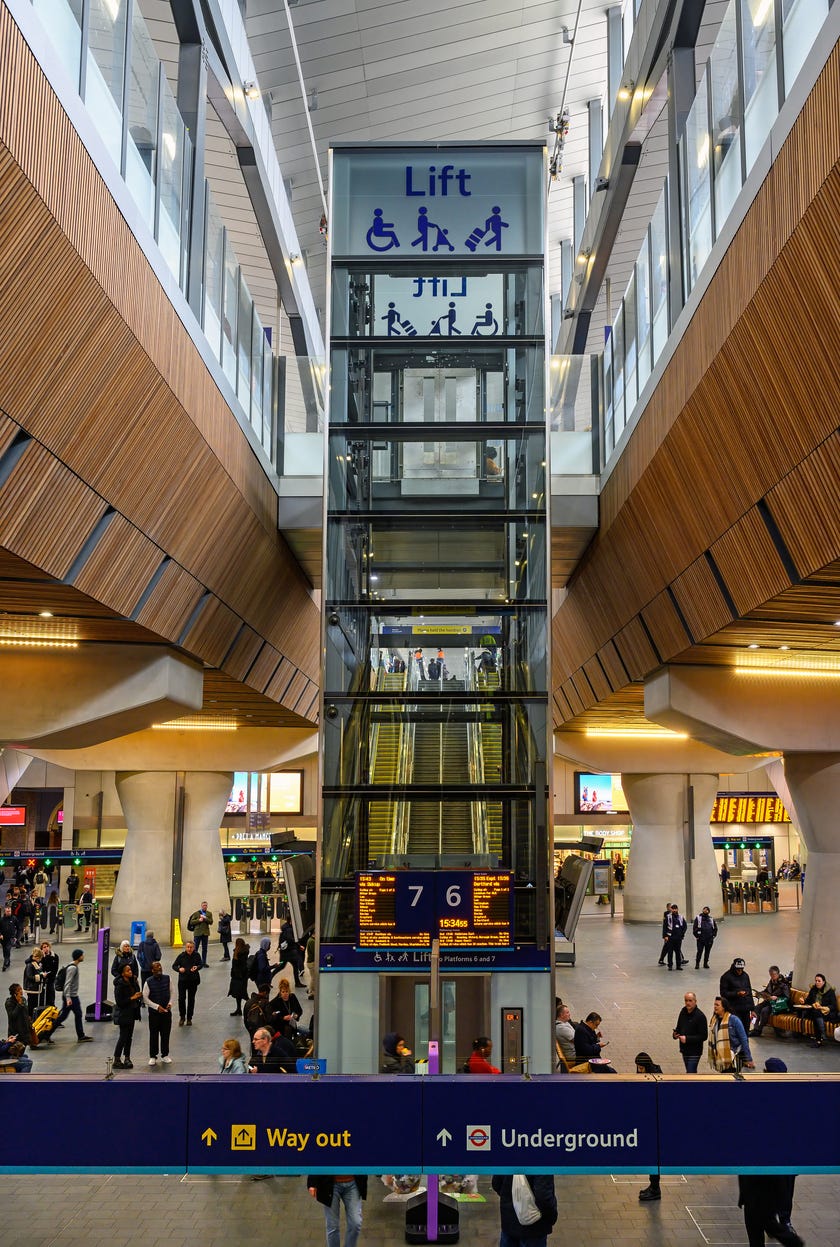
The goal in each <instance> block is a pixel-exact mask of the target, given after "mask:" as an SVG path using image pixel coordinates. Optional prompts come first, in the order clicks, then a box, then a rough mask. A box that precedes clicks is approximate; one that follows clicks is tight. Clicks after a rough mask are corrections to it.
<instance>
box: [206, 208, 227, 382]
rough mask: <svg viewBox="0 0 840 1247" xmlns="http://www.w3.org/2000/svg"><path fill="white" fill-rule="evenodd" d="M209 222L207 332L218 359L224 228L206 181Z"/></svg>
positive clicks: (207, 235) (207, 234)
mask: <svg viewBox="0 0 840 1247" xmlns="http://www.w3.org/2000/svg"><path fill="white" fill-rule="evenodd" d="M205 194H206V200H205V202H206V204H207V208H206V214H207V224H206V229H205V235H204V332H205V334H206V335H207V341H208V342H209V343H210V345H211V347H212V348H213V354H214V355H215V356H216V359H220V358H221V350H222V340H221V334H222V289H223V284H224V283H223V269H222V261H223V255H222V252H223V248H224V227H223V226H222V218H221V217H220V216H219V213H218V211H217V209H216V205H215V204H214V202H213V196H212V195H211V194H210V187H209V186H207V184H206V183H205Z"/></svg>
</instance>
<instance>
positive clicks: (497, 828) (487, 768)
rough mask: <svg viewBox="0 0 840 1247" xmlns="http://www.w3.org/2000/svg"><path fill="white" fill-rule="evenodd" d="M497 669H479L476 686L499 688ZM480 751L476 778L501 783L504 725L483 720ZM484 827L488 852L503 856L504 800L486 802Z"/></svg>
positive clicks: (486, 689)
mask: <svg viewBox="0 0 840 1247" xmlns="http://www.w3.org/2000/svg"><path fill="white" fill-rule="evenodd" d="M499 684H500V680H499V673H498V671H489V672H485V671H478V672H477V673H476V688H477V689H478V691H479V692H481V693H492V692H494V691H495V690H496V689H498V688H499ZM479 741H480V750H479V758H480V765H481V771H482V773H481V774H480V775H479V776H477V777H476V780H477V782H478V783H482V784H500V783H501V782H502V778H503V777H502V725H501V723H495V722H491V721H489V720H484V721H482V723H481V725H480V727H479ZM483 804H484V827H485V832H486V836H487V844H486V849H485V851H486V852H487V853H495V854H496V855H497V856H501V853H502V803H501V801H485V802H484V803H483Z"/></svg>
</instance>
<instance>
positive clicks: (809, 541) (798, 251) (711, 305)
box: [553, 49, 840, 716]
mask: <svg viewBox="0 0 840 1247" xmlns="http://www.w3.org/2000/svg"><path fill="white" fill-rule="evenodd" d="M838 117H840V49H835V51H834V53H833V54H832V57H831V58H830V60H829V62H828V64H827V66H826V69H825V71H824V73H823V74H822V76H821V78H820V80H819V82H818V84H817V87H816V88H815V90H814V92H813V93H812V97H811V99H810V100H809V102H808V105H807V106H806V108H805V109H804V110H803V113H802V116H801V117H800V119H799V121H798V122H797V123H796V125H795V126H794V127H793V129H792V131H791V134H790V135H789V137H788V139H787V141H786V144H785V146H784V148H783V153H784V156H785V159H784V161H782V160H781V158H780V159H779V160H778V161H777V163H776V164H775V165H774V167H773V168H772V170H771V172H770V174H769V175H768V177H767V179H766V180H765V183H764V184H763V186H762V187H761V189H760V192H759V195H758V196H757V198H756V201H755V203H754V205H753V206H752V207H751V209H750V211H749V212H748V214H747V217H746V219H745V221H744V224H743V226H742V227H741V229H740V230H739V232H738V234H737V235H736V237H735V239H734V240H733V242H732V244H731V246H730V248H729V251H728V252H727V255H726V256H725V257H724V261H723V263H722V264H721V266H720V268H719V269H718V271H717V273H716V274H715V275H714V277H713V279H712V282H711V284H710V286H709V289H708V290H707V292H706V295H705V297H704V299H703V300H702V302H701V304H700V306H699V308H698V309H697V311H696V313H695V315H694V318H693V320H692V322H691V325H690V326H689V328H688V331H687V333H686V335H685V337H684V338H683V340H682V341H681V343H680V344H679V345H678V347H677V350H676V351H675V354H674V358H673V359H672V361H671V363H670V365H669V367H668V369H667V370H666V373H665V376H664V378H663V381H662V384H661V385H660V386H659V387H658V389H657V392H656V394H655V395H654V398H653V400H652V402H651V404H650V405H649V407H648V410H647V411H646V412H645V413H644V415H643V417H642V420H641V422H640V424H639V426H638V428H637V429H636V430H635V431H634V434H633V436H632V437H631V441H630V445H629V447H628V450H627V451H626V452H625V454H624V455H623V456H622V459H621V461H620V462H619V464H618V467H617V470H616V471H615V472H614V473H613V474H612V476H611V478H610V481H609V482H608V484H607V489H606V491H605V494H604V495H602V514H604V516H605V526H604V527H603V528H602V530H601V532H600V533H599V536H598V538H597V539H596V541H595V542H594V543H593V546H592V547H591V548H590V550H589V552H588V554H587V556H585V558H584V561H583V563H582V565H581V567H580V568H579V569H578V572H577V573H576V575H575V577H573V579H572V581H571V583H570V585H569V589H568V593H567V595H566V597H565V599H564V601H563V602H562V604H561V606H560V608H559V611H558V613H557V615H556V617H555V621H554V628H553V653H554V677H555V680H557V681H558V682H559V683H560V685H561V687H562V689H563V693H564V695H567V696H568V694H567V689H568V687H569V684H570V681H571V680H572V679H573V678H574V676H575V673H576V672H577V670H578V668H579V667H582V668H584V669H586V664H588V663H589V661H590V659H591V656H592V654H593V653H594V652H600V651H602V650H603V649H604V648H605V647H606V646H607V645H608V643H609V640H610V638H615V640H616V642H617V649H618V651H619V653H620V654H621V658H622V661H623V663H624V664H625V665H626V664H627V663H628V662H629V663H630V665H631V670H629V671H628V672H627V676H626V677H625V678H629V677H632V676H634V675H636V676H637V677H638V676H639V675H645V674H648V673H649V672H650V671H651V670H652V669H653V667H654V663H653V661H652V660H651V662H650V665H649V666H647V667H646V664H645V659H644V656H643V655H642V657H641V659H640V658H639V650H638V647H637V646H635V645H631V646H630V648H628V644H627V640H626V638H627V636H628V629H629V628H630V627H631V625H632V623H633V621H634V620H635V619H636V618H637V617H638V615H640V614H641V615H642V617H643V618H644V619H645V622H646V624H647V635H648V636H649V638H650V639H651V640H652V641H653V642H654V644H655V648H656V651H657V652H658V654H659V658H660V659H661V661H671V660H674V659H676V658H679V660H680V661H691V660H692V658H691V657H689V656H688V654H690V655H697V654H701V655H702V656H703V657H704V658H707V657H710V658H711V660H713V661H716V662H733V661H734V659H735V655H736V654H737V652H738V651H739V649H740V648H742V647H743V645H744V644H750V643H755V644H759V645H761V644H762V639H763V640H764V641H765V642H766V640H767V636H768V633H770V632H772V633H774V634H775V635H774V643H775V645H776V646H778V645H781V644H791V645H792V646H793V645H801V644H803V643H805V644H807V645H809V646H813V647H815V648H821V647H822V646H823V644H824V643H825V644H827V645H828V648H829V649H831V650H832V651H833V650H834V648H835V646H836V636H835V632H834V631H832V629H833V620H834V619H835V618H840V593H838V592H835V591H834V586H833V583H832V575H833V574H836V572H835V569H836V567H837V560H838V558H840V501H838V489H837V481H838V479H840V433H838V431H837V412H838V410H840V384H839V383H838V374H837V368H836V360H837V358H838V354H840V324H838V316H837V306H838V298H840V249H838V248H837V245H836V238H837V222H838V220H840V165H839V164H838V156H840V120H838ZM797 171H799V172H797ZM791 177H793V178H794V180H795V181H796V185H795V188H793V187H792V186H791V183H790V181H789V179H790V178H791ZM797 179H798V180H797ZM791 201H792V202H793V204H794V207H793V208H792V207H791ZM812 290H813V292H814V298H813V300H812V299H811V292H812ZM803 291H805V292H807V297H803V293H802V292H803ZM605 497H606V499H607V501H606V511H604V503H605ZM762 508H766V509H764V510H763V509H762ZM779 542H781V549H780V547H779V544H778V543H779ZM707 554H708V557H707ZM827 566H829V567H830V569H831V570H825V569H826V568H827ZM809 574H813V575H814V576H815V577H816V578H817V579H819V578H820V577H823V578H824V579H825V581H826V585H825V586H824V589H823V593H824V597H819V598H818V599H817V600H818V601H821V602H822V605H823V606H824V609H825V611H826V619H825V623H824V625H823V627H822V628H820V627H819V626H815V627H811V628H805V629H804V630H803V629H802V627H801V626H800V621H799V620H798V619H797V616H796V601H797V597H796V595H797V593H798V589H799V584H798V582H799V579H800V577H807V576H808V575H809ZM721 582H722V583H721ZM786 586H788V588H787V589H786ZM791 586H792V587H791ZM780 591H781V592H780ZM787 593H792V594H793V595H794V597H792V598H791V599H790V600H788V598H787ZM806 593H807V595H808V596H807V597H806V598H805V599H804V601H805V605H806V608H808V607H810V606H811V605H812V604H813V602H814V598H813V596H812V594H813V590H806ZM671 595H673V598H672V603H671V604H672V605H673V606H675V607H678V608H679V609H678V610H675V611H674V612H672V613H671V614H670V618H669V617H668V615H669V608H668V607H667V605H663V604H665V603H666V599H668V598H670V597H671ZM770 602H772V606H766V605H765V603H770ZM657 603H658V604H659V607H658V611H657V610H654V607H655V605H656V604H657ZM663 611H664V615H663ZM764 611H769V612H770V613H771V619H770V622H769V623H768V622H764V621H760V620H758V619H754V618H753V615H754V614H756V613H757V614H759V615H761V614H762V612H764ZM733 614H741V615H744V616H746V617H747V621H746V622H745V621H744V620H738V619H737V618H733ZM658 615H663V617H664V619H665V626H664V627H662V626H660V625H661V620H658ZM674 616H676V619H675V618H674ZM683 622H684V623H685V625H686V626H687V628H688V629H689V631H690V633H691V637H692V639H694V640H695V641H696V642H697V643H698V644H700V645H702V648H697V646H695V648H694V649H693V650H690V651H689V652H688V654H687V653H686V651H685V636H684V631H685V630H684V628H683ZM805 622H806V623H807V622H812V623H814V622H815V621H812V620H810V617H807V616H806V620H805ZM785 623H787V624H789V631H788V632H785ZM827 633H829V634H830V639H827V638H826V634H827ZM754 637H755V638H756V639H755V640H753V639H752V638H754ZM621 638H625V640H624V646H623V648H622V645H621ZM712 638H714V643H712ZM747 638H749V639H747ZM704 642H705V644H702V643H704ZM602 665H603V664H602ZM640 668H645V669H644V670H640ZM568 700H569V702H570V703H573V702H574V699H573V698H569V699H568ZM572 708H575V707H574V705H572ZM558 712H559V713H560V714H561V716H562V713H563V707H562V706H560V705H559V704H558ZM576 713H577V714H578V715H580V713H581V712H580V710H579V709H577V710H576ZM590 713H592V712H591V711H590Z"/></svg>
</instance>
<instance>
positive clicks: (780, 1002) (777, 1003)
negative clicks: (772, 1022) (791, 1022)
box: [770, 996, 790, 1014]
mask: <svg viewBox="0 0 840 1247" xmlns="http://www.w3.org/2000/svg"><path fill="white" fill-rule="evenodd" d="M789 1011H790V1001H789V1000H788V999H787V998H786V997H785V996H778V997H777V998H776V999H775V1000H771V1001H770V1012H771V1013H773V1014H776V1013H788V1012H789Z"/></svg>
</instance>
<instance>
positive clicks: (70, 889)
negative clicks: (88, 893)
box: [67, 866, 79, 905]
mask: <svg viewBox="0 0 840 1247" xmlns="http://www.w3.org/2000/svg"><path fill="white" fill-rule="evenodd" d="M78 890H79V876H78V875H77V874H76V872H75V870H74V869H73V867H72V866H71V867H70V874H69V875H68V876H67V899H68V901H69V902H70V904H71V905H72V904H74V902H75V900H76V893H77V892H78Z"/></svg>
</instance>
